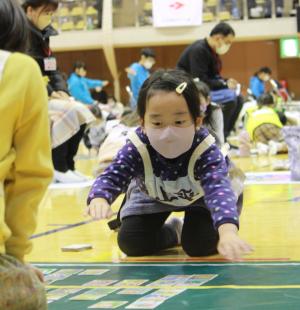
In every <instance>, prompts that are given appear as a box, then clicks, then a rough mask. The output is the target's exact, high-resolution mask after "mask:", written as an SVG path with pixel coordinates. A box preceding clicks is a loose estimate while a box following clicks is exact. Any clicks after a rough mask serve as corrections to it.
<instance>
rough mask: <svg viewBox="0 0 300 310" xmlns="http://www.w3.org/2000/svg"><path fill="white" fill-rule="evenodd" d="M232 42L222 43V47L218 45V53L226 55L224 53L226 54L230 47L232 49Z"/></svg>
mask: <svg viewBox="0 0 300 310" xmlns="http://www.w3.org/2000/svg"><path fill="white" fill-rule="evenodd" d="M230 46H231V45H230V44H225V43H224V44H222V45H221V46H220V47H217V48H216V52H217V54H219V55H224V54H226V53H227V52H228V51H229V49H230Z"/></svg>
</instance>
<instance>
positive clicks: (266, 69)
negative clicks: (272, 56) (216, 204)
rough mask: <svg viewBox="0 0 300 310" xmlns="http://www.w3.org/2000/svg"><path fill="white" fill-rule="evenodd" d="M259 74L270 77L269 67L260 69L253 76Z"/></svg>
mask: <svg viewBox="0 0 300 310" xmlns="http://www.w3.org/2000/svg"><path fill="white" fill-rule="evenodd" d="M259 73H266V74H269V75H271V74H272V70H271V69H270V68H269V67H261V68H260V69H259V70H258V71H257V72H256V73H255V74H254V75H256V76H257V75H258V74H259Z"/></svg>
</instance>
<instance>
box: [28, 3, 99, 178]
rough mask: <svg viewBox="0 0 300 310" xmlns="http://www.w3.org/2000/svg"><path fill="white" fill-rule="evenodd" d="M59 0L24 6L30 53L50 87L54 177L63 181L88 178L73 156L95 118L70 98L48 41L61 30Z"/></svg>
mask: <svg viewBox="0 0 300 310" xmlns="http://www.w3.org/2000/svg"><path fill="white" fill-rule="evenodd" d="M58 4H59V1H58V0H24V1H23V3H22V6H23V9H24V11H25V13H26V15H27V18H28V20H29V30H30V42H29V46H28V54H29V55H30V56H32V57H33V58H34V59H35V60H36V62H37V63H38V64H39V67H40V70H41V72H42V75H43V76H44V80H45V87H46V86H47V90H48V96H49V102H48V109H49V117H50V119H51V142H52V160H53V165H54V169H55V171H54V178H55V181H56V182H60V183H75V182H82V181H85V180H87V178H86V176H84V175H82V174H81V173H79V172H78V171H76V170H75V162H74V157H75V155H76V153H77V151H78V146H79V143H80V140H81V138H82V136H83V133H84V130H85V127H86V124H89V123H91V122H93V121H94V120H95V118H94V116H93V114H92V113H91V112H90V110H89V109H88V108H87V107H86V106H84V105H83V104H81V103H79V102H76V101H74V100H71V97H70V96H69V93H68V88H67V85H66V82H65V80H64V78H63V76H62V74H61V73H60V71H59V70H58V68H57V63H56V59H55V57H54V55H53V53H52V51H51V48H50V45H49V41H50V40H49V39H50V36H53V35H57V34H58V33H57V31H56V30H55V29H54V28H53V27H52V26H51V19H52V16H53V14H54V12H55V11H56V9H57V7H58Z"/></svg>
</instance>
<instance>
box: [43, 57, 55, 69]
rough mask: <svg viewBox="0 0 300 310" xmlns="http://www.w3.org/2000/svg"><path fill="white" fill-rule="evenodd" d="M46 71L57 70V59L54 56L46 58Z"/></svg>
mask: <svg viewBox="0 0 300 310" xmlns="http://www.w3.org/2000/svg"><path fill="white" fill-rule="evenodd" d="M44 69H45V71H55V70H56V69H57V65H56V59H55V58H54V57H48V58H44Z"/></svg>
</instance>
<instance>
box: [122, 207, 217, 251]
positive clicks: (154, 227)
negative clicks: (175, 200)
mask: <svg viewBox="0 0 300 310" xmlns="http://www.w3.org/2000/svg"><path fill="white" fill-rule="evenodd" d="M170 213H171V212H164V213H155V214H145V215H134V216H128V217H125V218H123V220H122V223H121V228H120V231H119V234H118V244H119V247H120V249H121V250H122V251H123V252H124V253H125V254H127V255H128V256H145V255H153V254H155V253H157V252H159V251H160V250H164V249H168V248H171V247H174V246H176V245H177V236H176V232H175V230H174V228H173V227H171V226H170V225H168V224H165V221H166V219H167V218H168V216H169V215H170ZM218 240H219V235H218V233H217V231H216V230H215V228H214V226H213V222H212V218H211V215H210V213H209V211H208V210H207V209H205V208H203V207H199V208H194V209H193V207H191V208H189V210H187V211H185V216H184V224H183V230H182V235H181V244H182V248H183V250H184V251H185V252H186V254H187V255H189V256H207V255H213V254H216V253H217V243H218Z"/></svg>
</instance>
